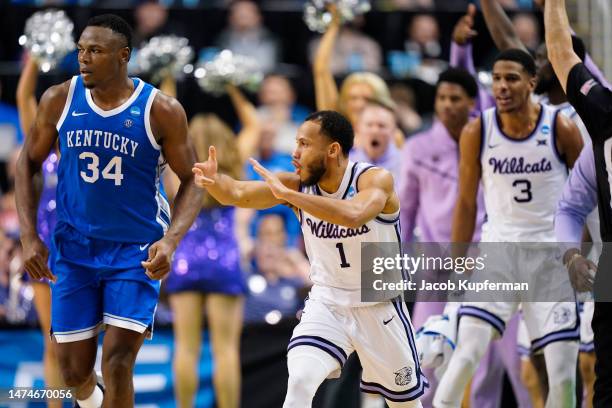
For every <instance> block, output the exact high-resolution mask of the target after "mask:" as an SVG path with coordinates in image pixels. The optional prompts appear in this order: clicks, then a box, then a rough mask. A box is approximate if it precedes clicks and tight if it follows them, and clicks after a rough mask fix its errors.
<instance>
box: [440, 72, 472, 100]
mask: <svg viewBox="0 0 612 408" xmlns="http://www.w3.org/2000/svg"><path fill="white" fill-rule="evenodd" d="M442 82H448V83H451V84H456V85H459V86H460V87H462V88H463V90H464V91H465V93H466V94H468V96H469V97H470V98H472V99H474V98H476V97H477V96H478V84H477V83H476V80H475V79H474V77H473V76H472V74H470V73H469V72H468V71H466V70H465V69H462V68H449V69H447V70H446V71H444V72H442V73H441V74H440V76H439V77H438V83H437V84H436V91H437V90H438V87H439V86H440V84H441V83H442Z"/></svg>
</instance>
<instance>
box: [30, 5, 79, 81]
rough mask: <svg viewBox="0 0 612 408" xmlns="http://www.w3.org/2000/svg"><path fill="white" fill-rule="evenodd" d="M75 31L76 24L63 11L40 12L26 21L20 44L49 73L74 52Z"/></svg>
mask: <svg viewBox="0 0 612 408" xmlns="http://www.w3.org/2000/svg"><path fill="white" fill-rule="evenodd" d="M73 29H74V24H72V21H70V19H69V18H68V17H67V16H66V13H64V12H63V11H62V10H45V11H38V12H36V13H34V14H33V15H32V16H31V17H30V18H28V20H27V21H26V25H25V32H24V34H23V35H22V36H21V37H19V44H21V45H22V46H23V47H25V48H26V49H27V50H28V51H29V52H30V55H31V56H32V57H34V58H35V59H36V61H37V62H38V64H39V66H40V69H41V70H42V71H43V72H48V71H49V70H51V69H52V68H54V67H55V66H56V65H57V64H58V63H59V62H60V61H61V59H62V58H64V56H65V55H66V54H68V53H69V52H70V51H72V50H74V48H75V44H74V40H73V38H72V30H73Z"/></svg>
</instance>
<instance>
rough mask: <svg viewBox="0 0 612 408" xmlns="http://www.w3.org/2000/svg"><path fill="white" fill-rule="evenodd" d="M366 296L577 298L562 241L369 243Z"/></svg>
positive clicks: (377, 298) (520, 299) (365, 258)
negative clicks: (564, 259) (552, 242)
mask: <svg viewBox="0 0 612 408" xmlns="http://www.w3.org/2000/svg"><path fill="white" fill-rule="evenodd" d="M361 252H362V253H361V266H362V271H361V272H362V273H361V293H362V301H364V302H378V301H384V300H388V299H392V298H394V297H397V296H398V295H402V296H403V297H404V298H405V299H406V300H408V301H414V300H420V301H448V300H454V301H476V302H497V301H507V302H558V301H566V300H571V299H575V293H574V291H573V289H572V287H571V284H570V280H569V276H568V273H567V270H566V268H565V266H564V265H563V263H562V253H563V248H562V247H561V246H560V245H559V244H556V243H555V244H542V243H478V244H448V243H425V244H423V243H416V244H412V243H411V244H404V245H403V246H402V247H401V248H400V247H399V246H398V245H397V244H396V243H364V244H362V248H361Z"/></svg>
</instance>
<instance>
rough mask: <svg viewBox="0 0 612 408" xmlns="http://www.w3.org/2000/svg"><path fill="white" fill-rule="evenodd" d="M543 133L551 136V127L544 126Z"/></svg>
mask: <svg viewBox="0 0 612 408" xmlns="http://www.w3.org/2000/svg"><path fill="white" fill-rule="evenodd" d="M541 132H542V134H543V135H547V134H549V133H550V126H548V125H544V126H542V130H541Z"/></svg>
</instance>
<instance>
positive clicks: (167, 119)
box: [143, 93, 202, 280]
mask: <svg viewBox="0 0 612 408" xmlns="http://www.w3.org/2000/svg"><path fill="white" fill-rule="evenodd" d="M151 129H152V131H153V134H154V135H155V138H156V140H157V141H158V143H159V144H160V145H161V149H162V152H163V155H164V158H165V159H166V160H167V162H168V164H169V166H170V168H171V169H172V171H173V172H174V173H175V174H176V175H177V176H178V178H179V180H180V182H181V184H180V186H179V189H178V192H177V193H176V197H175V199H174V211H173V213H172V221H171V223H170V226H169V228H168V231H166V234H165V235H164V237H163V238H162V239H161V240H159V241H157V242H155V243H154V244H152V245H151V246H150V247H149V259H148V260H147V262H143V267H144V268H145V269H146V271H147V272H146V273H147V276H149V278H151V279H155V280H158V279H161V278H163V277H164V276H165V275H166V274H167V273H168V272H170V260H171V259H172V254H173V253H174V250H175V249H176V247H177V246H178V244H179V242H180V240H181V239H182V238H183V236H184V235H185V233H186V232H187V230H188V229H189V227H190V226H191V224H193V221H194V220H195V217H196V216H197V214H198V213H199V212H200V206H201V203H202V191H201V190H200V189H199V188H197V187H196V186H195V185H194V183H193V179H194V176H193V173H192V172H191V167H192V166H193V164H194V163H195V161H196V154H195V150H194V148H193V146H192V145H191V142H190V141H189V138H188V137H187V116H186V115H185V111H184V109H183V107H182V106H181V104H180V103H179V102H178V101H177V100H176V99H174V98H172V97H169V96H167V95H164V94H162V93H158V94H157V95H156V96H155V100H154V101H153V104H152V106H151Z"/></svg>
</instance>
